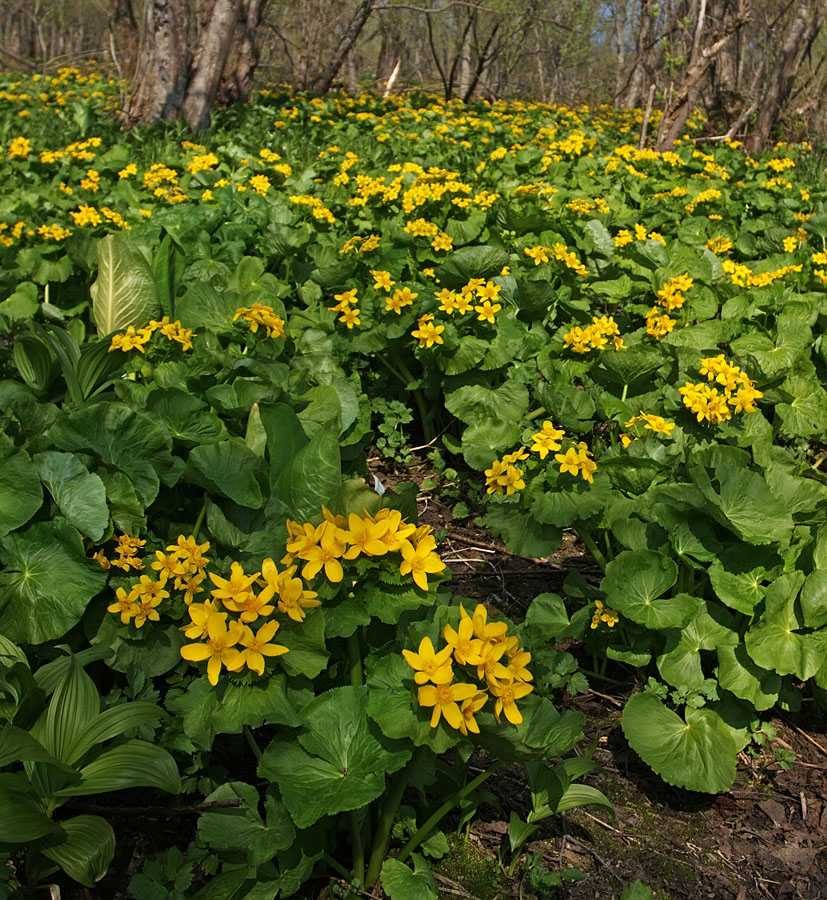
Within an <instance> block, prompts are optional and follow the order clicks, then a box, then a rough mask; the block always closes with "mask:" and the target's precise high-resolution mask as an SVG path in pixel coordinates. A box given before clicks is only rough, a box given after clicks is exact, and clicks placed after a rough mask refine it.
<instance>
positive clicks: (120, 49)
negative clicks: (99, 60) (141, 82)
mask: <svg viewBox="0 0 827 900" xmlns="http://www.w3.org/2000/svg"><path fill="white" fill-rule="evenodd" d="M109 30H110V32H111V33H112V36H113V38H114V41H115V47H116V48H117V53H118V59H119V61H120V66H121V73H122V76H123V77H124V78H126V79H127V80H128V81H131V80H132V79H133V78H134V77H135V71H136V69H135V67H136V65H137V62H138V47H139V45H140V40H141V34H140V31H139V29H138V23H137V21H136V20H135V14H134V13H133V11H132V3H131V0H112V9H111V12H110V13H109Z"/></svg>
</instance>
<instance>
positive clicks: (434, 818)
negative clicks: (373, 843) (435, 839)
mask: <svg viewBox="0 0 827 900" xmlns="http://www.w3.org/2000/svg"><path fill="white" fill-rule="evenodd" d="M504 765H505V763H504V762H502V761H500V762H496V763H494V765H493V766H491V767H490V768H488V769H486V770H485V771H484V772H480V774H479V775H477V777H476V778H475V779H474V780H473V781H469V782H468V784H466V785H465V786H464V787H462V788H460V789H459V790H457V791H454V793H453V794H450V795H449V796H448V798H447V799H446V800H445V802H444V803H443V804H442V806H440V807H438V808H437V810H436V812H434V813H433V815H431V816H430V817H429V818H428V820H427V821H426V822H425V824H424V825H422V827H421V828H419V829H418V830H417V832H416V834H415V835H414V836H413V837H412V838H411V839H410V840H409V841H408V843H407V844H405V846H404V847H403V848H402V850H401V851H400V852H399V856H397V857H396V858H397V859H398V860H399V862H402V863H403V862H405V860H406V859H407V858H408V857H409V856H410V855H411V853H413V851H414V850H416V848H417V847H418V846H419V845H420V844H421V843H422V841H424V840H425V838H427V837H428V835H429V834H430V833H431V832H432V831H433V830H434V828H435V827H436V826H437V825H438V824H439V822H440V820H441V819H442V818H443V816H445V815H447V814H448V813H449V812H450V811H451V810H452V809H453V808H454V807H455V806H456V805H457V803H459V802H460V801H461V800H462V799H464V798H465V797H467V796H468V794H470V793H472V792H473V791H475V790H476V789H477V788H478V787H479V786H480V785H481V784H482V783H483V782H484V781H485V780H486V779H487V778H490V777H491V776H492V775H493V774H494V773H495V772H496V771H497V770H498V769H501V768H502V767H503V766H504Z"/></svg>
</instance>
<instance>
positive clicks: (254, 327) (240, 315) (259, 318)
mask: <svg viewBox="0 0 827 900" xmlns="http://www.w3.org/2000/svg"><path fill="white" fill-rule="evenodd" d="M236 319H244V321H245V322H249V324H250V331H252V332H253V333H254V334H255V332H256V331H258V327H259V325H261V326H262V327H263V328H264V329H265V330H266V331H267V337H271V338H280V337H284V319H282V317H281V316H279V315H277V314H276V313H274V312H273V307H272V306H265V305H264V304H263V303H254V304H253V305H252V306H250V307H246V306H241V307H239V308H238V309H237V310H236V311H235V315H234V316H233V322H235V321H236Z"/></svg>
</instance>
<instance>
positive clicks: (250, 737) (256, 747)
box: [244, 725, 261, 760]
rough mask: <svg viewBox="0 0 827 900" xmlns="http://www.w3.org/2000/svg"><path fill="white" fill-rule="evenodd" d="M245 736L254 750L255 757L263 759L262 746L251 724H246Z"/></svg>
mask: <svg viewBox="0 0 827 900" xmlns="http://www.w3.org/2000/svg"><path fill="white" fill-rule="evenodd" d="M244 737H246V738H247V743H248V744H249V745H250V749H251V750H252V751H253V755H254V756H255V758H256V759H257V760H259V759H261V747H259V745H258V741H257V740H256V737H255V735H254V734H253V730H252V729H251V728H250V726H249V725H245V726H244Z"/></svg>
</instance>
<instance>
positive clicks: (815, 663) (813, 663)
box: [744, 572, 827, 681]
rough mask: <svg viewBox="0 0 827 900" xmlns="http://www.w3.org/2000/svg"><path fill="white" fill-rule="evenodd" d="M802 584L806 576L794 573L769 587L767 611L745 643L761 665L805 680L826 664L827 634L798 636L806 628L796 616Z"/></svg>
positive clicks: (747, 634) (766, 602)
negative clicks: (824, 660)
mask: <svg viewBox="0 0 827 900" xmlns="http://www.w3.org/2000/svg"><path fill="white" fill-rule="evenodd" d="M803 582H804V575H803V573H801V572H791V573H788V574H786V575H782V576H781V577H780V578H777V579H776V580H775V581H774V582H773V583H772V584H771V585H770V587H769V588H768V590H767V594H766V596H765V598H764V603H765V612H764V614H763V615H762V616H761V618H760V619H759V620H758V622H757V623H756V624H754V625H753V626H752V627H751V628H750V629H749V631H748V632H747V633H746V635H744V642H745V643H746V646H747V652H748V653H749V655H750V657H751V658H752V659H753V660H754V661H755V662H756V663H758V665H759V666H762V667H763V668H765V669H768V670H770V671H773V672H777V673H778V674H779V675H795V676H796V677H797V678H800V679H801V680H802V681H806V680H807V679H808V678H812V676H813V675H815V673H816V672H817V671H818V669H819V667H820V666H821V664H822V662H823V659H824V654H825V652H827V634H826V633H825V632H823V631H820V632H819V631H817V632H813V633H812V634H799V633H798V629H800V628H802V627H803V625H802V623H800V622H799V620H798V617H797V615H796V609H795V606H796V602H795V601H796V597H797V596H798V592H799V590H800V588H801V585H802V584H803Z"/></svg>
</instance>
